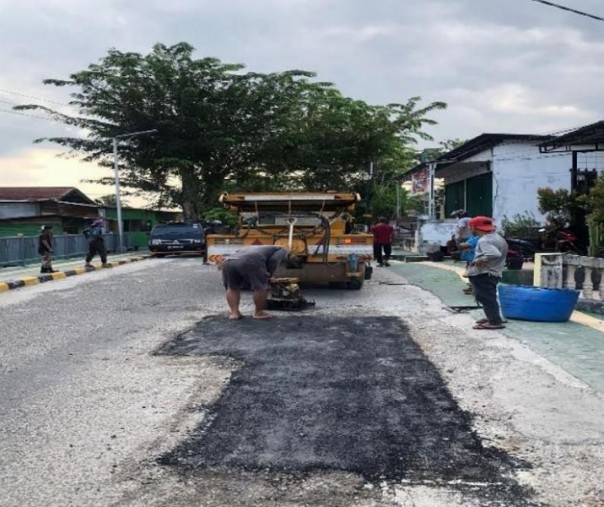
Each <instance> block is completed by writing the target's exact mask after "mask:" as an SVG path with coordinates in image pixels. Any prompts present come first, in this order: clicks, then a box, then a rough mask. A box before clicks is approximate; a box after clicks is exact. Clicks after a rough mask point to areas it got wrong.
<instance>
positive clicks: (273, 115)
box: [19, 42, 446, 218]
mask: <svg viewBox="0 0 604 507" xmlns="http://www.w3.org/2000/svg"><path fill="white" fill-rule="evenodd" d="M193 52H194V48H193V47H192V46H190V45H189V44H187V43H184V42H182V43H178V44H175V45H173V46H169V47H168V46H165V45H162V44H157V45H155V46H154V47H153V49H152V51H151V52H150V53H149V54H147V55H141V54H139V53H131V52H121V51H118V50H115V49H112V50H110V51H109V52H108V54H107V56H105V57H104V58H102V59H101V60H100V62H99V63H97V64H91V65H89V67H88V68H87V69H86V70H82V71H79V72H76V73H74V74H72V75H71V76H70V78H69V79H66V80H60V79H48V80H45V81H44V82H45V84H49V85H54V86H66V87H71V88H73V89H75V91H73V92H72V93H71V96H72V100H71V105H73V106H75V107H76V108H77V109H78V111H79V113H78V115H77V116H68V115H65V114H61V113H58V112H56V111H54V110H51V109H48V108H44V107H42V106H39V105H33V104H32V105H24V106H19V109H44V110H45V111H46V112H47V113H48V114H49V115H51V116H53V117H54V118H55V119H57V120H59V121H61V122H63V123H66V124H68V125H72V126H74V127H78V128H80V129H83V130H84V131H85V132H86V133H87V136H86V137H54V138H45V139H38V140H37V142H41V141H51V142H54V143H57V144H59V145H62V146H65V147H68V148H69V149H70V150H71V151H72V153H75V154H82V155H83V159H84V160H86V161H95V162H98V163H99V164H101V165H105V166H107V167H110V166H111V165H112V164H113V158H112V151H111V142H110V141H111V139H112V138H114V137H116V136H121V135H124V134H126V133H131V132H138V131H144V130H149V129H156V130H157V132H156V133H155V134H154V135H146V136H140V137H133V138H132V139H129V140H124V141H122V142H120V145H119V151H118V153H119V160H120V163H119V168H120V178H121V181H122V185H123V186H124V187H126V188H129V189H132V190H133V191H135V192H137V193H138V195H145V196H147V197H150V196H153V197H154V199H155V204H156V205H159V206H162V205H179V206H182V207H183V211H184V214H185V216H186V217H187V218H196V217H198V216H200V215H201V214H202V213H203V212H204V211H206V210H209V209H211V208H212V207H215V205H216V202H217V197H218V195H219V193H220V192H222V191H225V190H227V191H228V190H238V191H242V190H247V191H252V190H327V189H338V190H340V189H360V188H365V187H366V185H365V184H366V177H367V168H368V166H369V163H370V162H374V164H375V165H376V167H377V168H378V173H377V176H378V178H379V181H386V180H388V179H389V178H391V175H392V174H393V173H394V172H396V171H398V172H402V170H404V168H405V164H407V165H408V164H409V163H411V162H410V161H412V159H413V157H412V156H411V153H412V150H411V148H410V147H411V146H412V145H413V143H415V142H416V140H417V139H430V137H429V136H428V135H427V134H425V133H424V131H423V129H424V127H425V126H426V125H430V124H433V123H435V122H434V121H433V120H431V119H429V118H427V115H428V114H429V113H430V112H431V111H433V110H437V109H442V108H444V107H446V105H445V104H444V103H442V102H434V103H432V104H429V105H428V106H426V107H419V101H420V99H419V97H413V98H411V99H409V100H408V101H407V102H406V103H403V104H388V105H385V106H372V105H368V104H366V103H365V102H362V101H359V100H353V99H351V98H347V97H344V96H343V95H342V94H341V93H340V92H339V91H338V90H337V89H335V88H334V86H333V85H332V84H331V83H324V82H320V81H317V80H315V75H314V74H313V73H311V72H307V71H301V70H290V71H285V72H280V73H268V74H260V73H254V72H244V67H243V66H242V65H239V64H225V63H223V62H221V61H220V60H218V59H216V58H202V59H195V58H194V56H193ZM100 182H101V183H108V184H109V183H113V180H112V178H105V179H103V180H101V181H100Z"/></svg>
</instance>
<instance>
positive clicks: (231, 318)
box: [229, 315, 243, 320]
mask: <svg viewBox="0 0 604 507" xmlns="http://www.w3.org/2000/svg"><path fill="white" fill-rule="evenodd" d="M241 319H243V315H239V317H230V316H229V320H241Z"/></svg>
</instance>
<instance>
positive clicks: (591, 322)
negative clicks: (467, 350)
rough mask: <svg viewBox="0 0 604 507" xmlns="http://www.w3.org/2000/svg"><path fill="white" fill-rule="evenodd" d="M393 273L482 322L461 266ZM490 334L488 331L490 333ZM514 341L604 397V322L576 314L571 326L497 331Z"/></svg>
mask: <svg viewBox="0 0 604 507" xmlns="http://www.w3.org/2000/svg"><path fill="white" fill-rule="evenodd" d="M391 264H392V265H391V267H390V268H384V269H390V270H392V271H393V272H394V273H396V274H398V275H401V276H402V277H404V278H405V279H406V280H408V281H409V282H410V283H412V284H413V285H417V286H419V287H422V288H423V289H426V290H428V291H430V292H432V293H433V294H434V295H436V296H438V297H439V298H440V299H441V300H442V301H443V303H444V304H445V305H446V306H448V307H450V308H452V309H453V310H454V311H466V312H468V313H469V314H470V315H472V316H473V317H476V318H477V319H478V318H482V317H484V314H483V312H482V310H480V309H478V308H476V302H475V301H474V298H473V297H472V296H468V295H465V294H464V293H463V292H462V289H463V288H464V287H466V279H464V278H462V277H461V274H462V273H463V272H464V268H463V266H462V264H460V263H454V262H451V261H445V262H430V261H418V262H398V261H391ZM490 332H491V331H485V333H490ZM498 332H500V333H503V334H505V335H506V336H508V337H510V338H514V339H516V340H518V341H520V342H522V343H524V344H526V345H528V346H529V347H530V348H531V349H532V350H533V351H535V352H536V353H538V354H539V355H541V356H542V357H544V358H546V359H547V360H549V361H551V362H552V363H555V364H557V365H558V366H560V367H561V368H563V369H564V370H565V371H567V372H568V373H570V374H571V375H573V376H574V377H576V378H578V379H580V380H581V381H583V382H584V383H585V384H587V385H589V386H590V387H592V388H594V389H595V390H598V391H600V392H602V393H604V368H602V365H603V364H604V321H603V320H601V319H599V318H596V317H593V316H590V315H587V314H585V313H582V312H578V311H575V312H573V314H572V316H571V320H570V321H569V322H531V321H522V320H510V321H509V322H508V323H507V324H506V327H505V329H502V330H500V331H498Z"/></svg>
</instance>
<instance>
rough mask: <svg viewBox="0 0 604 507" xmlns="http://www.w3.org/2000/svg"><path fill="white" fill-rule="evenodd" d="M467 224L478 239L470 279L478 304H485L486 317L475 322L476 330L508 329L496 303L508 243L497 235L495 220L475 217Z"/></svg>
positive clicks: (469, 273) (471, 264)
mask: <svg viewBox="0 0 604 507" xmlns="http://www.w3.org/2000/svg"><path fill="white" fill-rule="evenodd" d="M468 225H469V226H470V228H471V229H472V231H473V232H474V234H476V236H478V237H479V239H478V243H477V244H476V251H475V256H474V260H473V261H472V262H470V264H469V266H468V278H469V280H470V283H471V284H472V288H473V289H474V295H475V297H476V301H478V303H479V304H481V305H482V309H483V310H484V313H485V316H486V318H485V319H481V320H479V321H477V322H476V325H475V326H474V329H503V328H504V327H505V326H504V325H503V320H502V319H501V312H500V309H499V302H498V301H497V284H498V283H499V281H500V280H501V275H502V274H503V268H504V267H505V258H506V255H507V253H508V244H507V242H506V240H505V239H503V238H502V237H501V236H500V235H499V234H497V233H496V232H495V225H494V224H493V219H492V218H489V217H483V216H478V217H474V218H472V220H470V222H469V224H468Z"/></svg>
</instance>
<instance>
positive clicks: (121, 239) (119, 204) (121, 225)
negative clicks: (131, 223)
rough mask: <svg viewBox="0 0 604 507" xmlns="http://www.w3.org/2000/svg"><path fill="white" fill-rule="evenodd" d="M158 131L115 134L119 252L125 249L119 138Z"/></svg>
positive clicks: (114, 158)
mask: <svg viewBox="0 0 604 507" xmlns="http://www.w3.org/2000/svg"><path fill="white" fill-rule="evenodd" d="M155 132H157V129H152V130H141V131H139V132H129V133H127V134H120V135H117V136H114V137H113V139H112V142H113V171H114V175H115V210H116V214H117V232H118V252H119V253H122V252H123V251H124V223H123V222H122V201H121V197H120V171H119V160H118V154H117V141H118V139H128V140H130V139H132V138H133V137H136V136H142V135H145V134H153V133H155Z"/></svg>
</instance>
